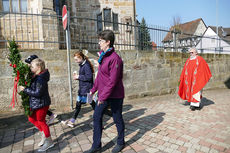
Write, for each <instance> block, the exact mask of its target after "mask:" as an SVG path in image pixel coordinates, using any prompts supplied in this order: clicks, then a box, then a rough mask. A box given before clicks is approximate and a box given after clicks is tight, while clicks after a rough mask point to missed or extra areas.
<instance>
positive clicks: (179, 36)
mask: <svg viewBox="0 0 230 153" xmlns="http://www.w3.org/2000/svg"><path fill="white" fill-rule="evenodd" d="M0 28H1V31H0V47H1V48H5V47H7V40H12V39H15V41H16V42H18V44H19V46H20V47H21V48H23V49H50V48H55V49H64V48H66V34H65V31H64V30H63V26H62V17H61V16H57V15H56V14H30V13H5V12H0ZM103 29H111V30H113V31H114V33H115V35H116V40H115V47H116V49H117V50H134V49H138V50H154V51H159V50H164V51H186V50H187V49H188V48H189V47H196V48H198V50H199V51H200V52H213V53H220V52H224V53H230V40H229V39H228V37H226V39H225V38H224V37H223V38H221V39H220V38H219V37H216V36H215V35H213V36H208V37H207V36H206V37H205V36H203V35H192V34H188V33H182V32H178V31H170V30H169V28H166V27H162V26H147V25H146V26H143V25H141V24H137V23H136V24H129V23H114V22H106V21H103V20H101V19H91V18H82V17H75V16H72V17H70V34H71V48H72V49H87V50H98V49H99V48H98V47H99V46H98V33H99V32H101V31H102V30H103ZM229 36H230V34H229ZM210 44H212V45H210Z"/></svg>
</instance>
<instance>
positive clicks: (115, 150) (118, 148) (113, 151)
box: [112, 145, 125, 153]
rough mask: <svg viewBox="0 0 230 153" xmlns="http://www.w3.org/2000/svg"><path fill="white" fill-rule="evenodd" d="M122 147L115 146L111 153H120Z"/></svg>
mask: <svg viewBox="0 0 230 153" xmlns="http://www.w3.org/2000/svg"><path fill="white" fill-rule="evenodd" d="M124 147H125V145H116V146H115V147H114V148H113V150H112V153H117V152H120V151H121V150H122V149H123V148H124Z"/></svg>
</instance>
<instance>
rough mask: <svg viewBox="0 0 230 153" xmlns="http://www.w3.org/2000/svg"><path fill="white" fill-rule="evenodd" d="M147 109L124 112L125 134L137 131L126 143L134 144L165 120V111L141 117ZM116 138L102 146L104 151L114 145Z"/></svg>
mask: <svg viewBox="0 0 230 153" xmlns="http://www.w3.org/2000/svg"><path fill="white" fill-rule="evenodd" d="M146 110H147V109H138V110H134V111H128V112H126V113H124V114H123V118H124V122H125V136H128V135H130V134H132V133H136V132H137V133H136V134H135V135H134V136H133V137H131V138H130V139H129V140H128V141H127V142H125V143H126V144H129V145H130V144H132V143H134V142H135V141H137V140H138V139H140V138H141V137H142V136H143V135H144V134H145V133H146V132H148V131H151V130H152V129H153V128H155V127H156V126H157V125H159V124H160V123H161V122H162V121H163V120H164V118H163V116H164V115H165V113H164V112H159V113H157V114H155V115H148V116H145V117H140V116H141V115H143V114H144V113H145V111H146ZM112 125H113V124H110V125H107V126H106V128H109V127H111V126H112ZM115 139H116V138H115ZM114 142H116V140H111V141H110V142H108V143H107V144H106V145H105V146H103V147H102V150H101V151H102V152H103V151H106V150H107V149H109V148H111V147H112V146H114V145H115V144H114Z"/></svg>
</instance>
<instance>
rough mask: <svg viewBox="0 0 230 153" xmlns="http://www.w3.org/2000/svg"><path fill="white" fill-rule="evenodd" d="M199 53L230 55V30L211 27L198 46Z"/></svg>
mask: <svg viewBox="0 0 230 153" xmlns="http://www.w3.org/2000/svg"><path fill="white" fill-rule="evenodd" d="M196 48H197V50H198V52H199V53H216V54H218V53H220V54H230V28H223V27H219V28H218V35H217V33H216V27H213V26H209V27H208V28H207V30H206V31H205V32H204V34H203V36H202V38H201V39H200V41H199V42H198V44H197V45H196Z"/></svg>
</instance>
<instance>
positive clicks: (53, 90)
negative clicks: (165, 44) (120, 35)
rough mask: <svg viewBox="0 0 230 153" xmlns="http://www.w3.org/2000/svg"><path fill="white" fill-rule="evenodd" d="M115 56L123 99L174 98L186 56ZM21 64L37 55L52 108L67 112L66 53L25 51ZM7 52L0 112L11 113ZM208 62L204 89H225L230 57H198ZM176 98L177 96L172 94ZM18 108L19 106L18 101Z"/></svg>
mask: <svg viewBox="0 0 230 153" xmlns="http://www.w3.org/2000/svg"><path fill="white" fill-rule="evenodd" d="M75 51H76V50H72V51H71V63H72V65H71V67H72V72H73V71H74V70H77V71H78V65H77V64H75V63H74V61H73V53H74V52H75ZM118 53H119V54H120V55H121V57H122V59H123V61H124V85H125V95H126V98H127V99H129V98H137V97H143V96H155V95H163V94H175V93H176V91H177V90H178V80H179V77H180V73H181V70H182V68H183V66H184V63H185V61H186V59H187V58H188V55H186V54H181V53H172V52H167V53H164V52H152V51H151V52H148V51H122V52H119V51H118ZM21 54H22V57H23V60H24V59H25V58H26V57H27V56H29V55H31V54H37V55H38V56H39V57H41V58H42V59H44V60H45V61H46V65H47V68H48V69H49V71H50V74H51V80H50V82H49V91H50V96H51V98H52V106H51V108H52V107H55V108H56V109H60V110H65V109H69V108H70V100H69V86H68V67H67V58H66V57H67V53H66V50H27V51H23V52H22V53H21ZM6 56H7V51H6V50H1V51H0V110H1V111H10V110H11V108H9V105H10V102H11V99H12V91H13V77H12V68H11V67H10V66H9V61H8V60H7V58H6ZM88 56H89V57H90V58H95V57H96V52H89V53H88ZM201 56H202V57H204V59H205V60H206V61H207V62H208V64H209V67H210V69H211V72H212V75H213V77H212V78H211V80H210V82H209V83H208V84H207V85H206V86H205V89H212V88H225V84H224V82H225V81H226V80H228V79H229V78H230V55H213V54H204V55H201ZM77 90H78V82H77V81H73V102H74V105H75V101H76V93H77ZM175 96H176V94H175ZM18 99H19V105H18V106H17V107H16V109H18V108H19V106H20V98H19V97H18Z"/></svg>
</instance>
